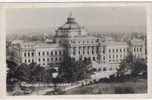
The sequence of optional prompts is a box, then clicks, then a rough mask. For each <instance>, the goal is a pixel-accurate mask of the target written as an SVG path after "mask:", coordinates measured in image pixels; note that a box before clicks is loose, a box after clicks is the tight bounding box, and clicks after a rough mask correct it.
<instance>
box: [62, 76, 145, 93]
mask: <svg viewBox="0 0 152 100" xmlns="http://www.w3.org/2000/svg"><path fill="white" fill-rule="evenodd" d="M128 93H147V80H145V79H139V80H137V81H126V82H100V83H96V84H92V85H88V86H83V87H78V88H74V89H71V90H68V91H66V92H65V93H64V94H65V95H68V94H69V95H70V94H128Z"/></svg>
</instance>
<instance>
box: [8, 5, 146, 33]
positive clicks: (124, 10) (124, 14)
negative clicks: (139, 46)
mask: <svg viewBox="0 0 152 100" xmlns="http://www.w3.org/2000/svg"><path fill="white" fill-rule="evenodd" d="M70 12H72V16H73V17H75V18H76V21H77V22H78V23H79V24H80V25H82V26H84V27H85V28H86V29H87V31H90V32H93V31H95V32H145V31H146V12H145V9H144V8H141V7H98V8H97V7H92V8H91V7H90V8H89V7H81V8H80V7H79V8H77V7H75V8H24V9H23V8H22V9H21V8H14V9H8V10H7V13H6V14H7V15H6V16H7V17H6V19H7V20H6V24H7V33H14V32H20V33H22V32H32V31H37V32H43V31H45V32H52V30H55V28H57V27H58V26H61V25H63V24H64V23H65V21H66V18H67V17H68V16H69V13H70Z"/></svg>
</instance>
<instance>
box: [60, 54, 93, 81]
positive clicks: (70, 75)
mask: <svg viewBox="0 0 152 100" xmlns="http://www.w3.org/2000/svg"><path fill="white" fill-rule="evenodd" d="M89 64H90V61H89V60H87V59H85V60H84V61H75V59H73V58H70V57H68V56H65V58H64V62H63V64H62V66H61V67H60V68H59V75H60V76H61V77H60V79H61V80H62V81H64V82H74V81H78V80H82V79H86V78H88V77H89V75H90V74H91V73H90V68H89V67H90V66H89Z"/></svg>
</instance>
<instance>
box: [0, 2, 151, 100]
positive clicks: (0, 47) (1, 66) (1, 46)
mask: <svg viewBox="0 0 152 100" xmlns="http://www.w3.org/2000/svg"><path fill="white" fill-rule="evenodd" d="M125 6H130V7H145V9H146V11H147V48H148V94H121V95H120V94H101V95H58V96H54V95H53V96H7V95H6V84H5V80H6V67H5V66H6V63H5V59H6V57H5V54H6V48H5V39H6V38H5V26H6V25H5V11H6V10H7V8H40V7H41V8H45V7H125ZM0 16H1V20H0V23H1V24H0V25H1V26H0V29H1V33H0V51H1V52H0V57H1V60H0V96H1V97H2V98H3V99H10V100H14V99H19V100H20V99H23V98H26V99H34V98H36V99H44V98H45V99H50V98H51V99H84V98H85V99H101V98H120V97H123V98H124V97H125V98H136V97H138V98H145V97H147V98H149V97H151V94H152V88H151V86H152V82H151V80H152V77H151V72H152V69H151V61H152V58H151V56H152V52H151V50H152V49H151V48H152V46H151V44H152V40H151V37H152V36H151V35H152V33H151V32H152V4H151V3H125V2H123V3H99V2H97V3H95V2H94V3H90V2H88V3H80V2H79V3H61V2H60V3H2V4H1V5H0Z"/></svg>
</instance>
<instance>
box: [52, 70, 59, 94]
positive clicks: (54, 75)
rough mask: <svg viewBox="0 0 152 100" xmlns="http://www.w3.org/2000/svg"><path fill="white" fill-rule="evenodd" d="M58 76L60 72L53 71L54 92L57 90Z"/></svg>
mask: <svg viewBox="0 0 152 100" xmlns="http://www.w3.org/2000/svg"><path fill="white" fill-rule="evenodd" d="M57 76H58V72H53V73H52V78H53V84H54V92H56V78H57Z"/></svg>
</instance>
